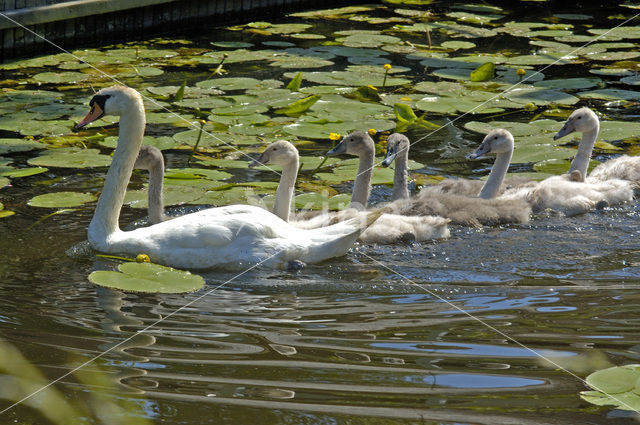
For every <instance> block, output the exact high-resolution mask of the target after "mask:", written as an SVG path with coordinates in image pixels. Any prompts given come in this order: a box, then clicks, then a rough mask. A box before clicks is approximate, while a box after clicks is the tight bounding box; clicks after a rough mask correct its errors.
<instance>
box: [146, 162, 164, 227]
mask: <svg viewBox="0 0 640 425" xmlns="http://www.w3.org/2000/svg"><path fill="white" fill-rule="evenodd" d="M163 178H164V160H163V159H162V156H160V158H158V161H157V162H155V163H153V164H152V165H151V166H150V167H149V198H148V199H149V224H156V223H161V222H163V221H164V220H166V218H167V217H166V216H165V215H164V198H163V196H162V179H163Z"/></svg>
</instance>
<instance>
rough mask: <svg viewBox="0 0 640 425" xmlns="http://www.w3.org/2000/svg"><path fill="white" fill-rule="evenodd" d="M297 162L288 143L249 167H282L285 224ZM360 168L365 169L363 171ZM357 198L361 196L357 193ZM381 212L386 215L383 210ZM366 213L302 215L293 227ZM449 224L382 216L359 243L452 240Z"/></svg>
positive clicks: (279, 196)
mask: <svg viewBox="0 0 640 425" xmlns="http://www.w3.org/2000/svg"><path fill="white" fill-rule="evenodd" d="M364 134H366V133H361V134H360V133H359V137H356V136H353V137H354V139H356V138H357V139H358V142H357V143H358V144H359V143H361V142H362V141H361V140H359V139H360V137H363V136H364ZM348 137H349V136H347V137H346V138H345V140H347V138H348ZM367 138H369V140H370V143H371V146H373V140H371V138H370V137H369V136H368V134H367ZM367 145H368V143H367V142H364V143H363V144H362V145H361V146H362V147H363V148H362V150H364V151H370V152H373V151H372V150H370V149H369V147H368V146H367ZM298 162H299V156H298V150H297V149H296V148H295V146H293V145H292V144H291V143H289V142H287V141H285V140H279V141H277V142H273V143H271V144H270V145H269V146H267V147H266V149H265V150H264V152H263V153H262V154H261V155H260V157H259V158H258V159H257V160H255V161H253V162H252V163H251V164H249V166H256V165H260V164H275V165H280V166H282V175H281V178H280V183H279V184H278V189H277V191H276V199H275V203H274V207H273V211H274V213H275V214H276V215H278V216H279V217H280V218H282V219H284V220H289V216H290V211H291V200H292V197H293V192H294V185H295V180H296V174H297V171H298ZM371 164H372V165H373V160H371ZM360 168H361V169H362V167H360ZM361 171H362V170H361ZM355 187H356V188H358V189H357V190H359V191H365V192H367V193H368V192H369V188H370V182H367V181H364V182H362V181H359V183H358V185H356V186H355ZM357 190H356V189H354V191H355V192H357ZM355 195H361V194H359V193H355ZM356 198H357V199H360V200H361V201H363V202H362V203H359V205H358V206H359V207H365V208H366V206H367V199H366V198H365V197H364V196H356ZM379 211H383V209H381V210H379ZM363 213H364V212H362V211H360V210H358V209H356V208H348V209H345V210H342V211H337V212H325V213H324V214H321V215H316V216H315V217H313V218H311V219H308V218H305V217H306V214H302V215H298V216H296V217H294V219H293V220H292V221H291V224H293V225H294V226H296V227H300V228H304V229H313V228H318V227H323V226H327V225H330V224H333V223H336V222H338V221H340V220H345V219H350V218H353V217H358V216H360V215H362V214H363ZM448 222H449V220H446V219H443V218H441V217H405V216H399V215H395V214H382V215H381V216H380V218H378V219H377V220H376V221H375V222H374V223H373V224H372V225H371V226H369V227H368V228H367V229H366V230H365V231H364V232H362V234H360V237H359V240H360V241H361V242H365V243H380V244H389V243H396V242H400V241H407V240H410V241H424V240H431V239H442V238H447V237H449V229H448V227H447V223H448Z"/></svg>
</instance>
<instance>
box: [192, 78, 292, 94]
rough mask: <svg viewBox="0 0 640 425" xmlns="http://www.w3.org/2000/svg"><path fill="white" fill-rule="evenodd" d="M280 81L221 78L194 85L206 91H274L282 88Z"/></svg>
mask: <svg viewBox="0 0 640 425" xmlns="http://www.w3.org/2000/svg"><path fill="white" fill-rule="evenodd" d="M282 85H283V83H282V81H277V80H257V79H255V78H249V77H222V78H213V79H210V80H205V81H200V82H198V83H196V86H197V87H200V88H203V89H207V88H211V87H215V88H219V89H221V90H224V91H227V90H247V89H262V90H268V89H274V88H278V87H280V86H282Z"/></svg>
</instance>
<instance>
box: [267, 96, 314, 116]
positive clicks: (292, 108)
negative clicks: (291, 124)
mask: <svg viewBox="0 0 640 425" xmlns="http://www.w3.org/2000/svg"><path fill="white" fill-rule="evenodd" d="M318 100H320V96H316V95H311V96H308V97H305V98H304V99H300V100H296V101H295V102H293V103H291V104H289V105H287V106H286V107H285V108H280V109H276V110H275V112H276V113H277V114H285V115H288V116H299V115H301V114H303V113H304V112H305V111H307V109H309V108H310V107H311V106H313V104H314V103H316V102H317V101H318Z"/></svg>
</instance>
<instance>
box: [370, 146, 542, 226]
mask: <svg viewBox="0 0 640 425" xmlns="http://www.w3.org/2000/svg"><path fill="white" fill-rule="evenodd" d="M485 140H486V139H485ZM409 146H410V143H409V139H408V138H407V137H406V136H404V135H402V134H399V133H394V134H391V135H390V136H389V138H388V139H387V155H386V157H385V159H384V161H383V163H382V165H385V166H388V165H389V164H391V162H393V161H394V160H395V162H396V168H395V178H394V199H395V201H394V202H393V203H391V204H390V205H389V207H390V208H391V210H392V211H396V212H398V213H400V214H411V215H422V214H429V215H438V216H441V217H446V218H448V219H450V220H451V221H452V222H453V223H455V224H460V225H464V226H474V227H479V226H481V225H483V224H484V225H496V224H505V223H526V222H528V221H529V216H530V215H531V207H530V206H529V204H528V203H527V202H525V201H523V200H519V199H500V198H496V199H493V197H494V196H495V195H496V194H497V193H498V189H499V188H500V187H501V184H502V181H503V179H504V175H505V174H506V172H507V168H508V166H509V161H510V160H511V155H512V153H513V141H512V143H511V145H509V143H508V141H507V143H506V145H504V144H502V143H497V140H496V143H492V142H491V141H487V143H483V144H482V145H481V146H480V148H478V149H477V150H476V152H475V153H474V154H472V157H474V158H475V157H478V156H480V155H484V154H485V153H489V152H493V153H496V163H495V164H494V167H493V168H492V171H491V174H490V175H489V178H488V179H487V182H486V183H484V182H482V181H479V180H467V179H448V180H446V181H444V182H442V183H439V184H437V185H433V186H426V187H424V188H423V189H422V190H421V191H420V192H419V193H418V194H417V195H415V196H413V197H409V192H408V190H407V187H406V185H407V177H406V176H407V161H408V152H409ZM397 186H401V187H397ZM478 192H480V197H478ZM485 198H487V199H485Z"/></svg>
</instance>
